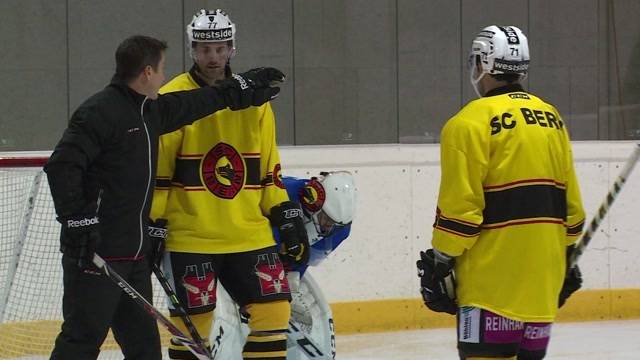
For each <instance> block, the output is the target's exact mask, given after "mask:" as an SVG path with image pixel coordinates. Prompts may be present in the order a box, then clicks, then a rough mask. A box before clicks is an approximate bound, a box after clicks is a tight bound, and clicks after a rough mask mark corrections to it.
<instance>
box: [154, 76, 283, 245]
mask: <svg viewBox="0 0 640 360" xmlns="http://www.w3.org/2000/svg"><path fill="white" fill-rule="evenodd" d="M199 84H203V83H202V81H201V80H200V79H198V78H197V76H196V75H195V74H194V72H193V71H191V72H188V73H183V74H181V75H178V76H177V77H175V78H174V79H172V80H171V81H170V82H168V83H167V84H166V85H164V86H163V87H162V88H161V89H160V92H161V93H167V92H173V91H180V90H190V89H195V88H198V87H200V85H199ZM288 199H289V198H288V195H287V192H286V190H285V188H284V185H283V184H282V181H281V173H280V155H279V153H278V149H277V147H276V136H275V119H274V115H273V111H272V110H271V105H270V104H269V103H266V104H264V105H262V106H259V107H256V106H253V107H249V108H247V109H245V110H240V111H231V110H229V109H225V110H221V111H218V112H216V113H214V114H212V115H209V116H207V117H204V118H202V119H200V120H198V121H196V122H194V123H193V124H192V125H188V126H185V127H183V128H181V129H179V130H177V131H174V132H172V133H169V134H166V135H163V136H161V137H160V145H159V152H158V171H157V178H156V187H155V191H154V195H153V204H152V208H151V218H152V219H157V218H166V219H167V220H168V230H169V231H168V238H167V242H166V249H167V250H168V251H175V252H190V253H205V254H224V253H234V252H245V251H251V250H257V249H262V248H265V247H268V246H273V245H275V240H274V239H273V234H272V231H271V226H270V224H269V220H268V219H267V217H266V216H267V215H269V212H270V210H271V208H272V207H273V206H275V205H278V204H280V203H281V202H283V201H286V200H288Z"/></svg>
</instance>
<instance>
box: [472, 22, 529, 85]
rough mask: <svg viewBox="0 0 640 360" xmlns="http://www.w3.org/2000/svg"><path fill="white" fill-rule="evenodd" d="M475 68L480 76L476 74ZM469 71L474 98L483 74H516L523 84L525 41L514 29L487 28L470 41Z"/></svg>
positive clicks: (527, 52) (526, 48) (518, 31)
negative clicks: (480, 70) (479, 69)
mask: <svg viewBox="0 0 640 360" xmlns="http://www.w3.org/2000/svg"><path fill="white" fill-rule="evenodd" d="M477 64H480V67H481V69H482V72H478V69H477ZM469 70H470V75H471V84H472V85H473V87H474V90H475V91H476V93H477V94H478V96H481V94H480V93H479V90H478V82H480V79H482V77H483V76H484V75H485V74H491V75H497V74H516V75H520V80H524V79H525V78H526V76H527V72H528V70H529V43H528V42H527V37H526V36H525V35H524V34H523V33H522V31H521V30H520V29H518V28H517V27H515V26H497V25H491V26H487V27H486V28H484V29H482V31H480V32H479V33H478V35H476V37H475V39H473V43H472V44H471V53H470V54H469Z"/></svg>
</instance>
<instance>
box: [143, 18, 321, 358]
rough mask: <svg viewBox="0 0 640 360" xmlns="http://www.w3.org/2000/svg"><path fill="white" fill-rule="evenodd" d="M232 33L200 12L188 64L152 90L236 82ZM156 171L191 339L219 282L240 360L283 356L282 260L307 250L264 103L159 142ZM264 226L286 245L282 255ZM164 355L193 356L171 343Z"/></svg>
mask: <svg viewBox="0 0 640 360" xmlns="http://www.w3.org/2000/svg"><path fill="white" fill-rule="evenodd" d="M235 34H236V28H235V24H233V23H232V22H231V20H230V19H229V16H228V15H227V14H226V13H225V12H223V11H222V10H219V9H218V10H215V11H207V10H200V11H199V12H198V13H197V14H196V15H195V16H194V17H193V20H192V22H191V23H190V24H189V25H188V26H187V35H188V40H189V42H190V45H191V56H192V58H193V60H194V64H193V67H192V68H191V70H189V71H188V72H186V73H183V74H180V75H178V76H176V77H175V78H174V79H173V80H171V81H169V82H168V83H167V84H166V85H165V86H164V87H162V88H161V89H160V92H161V93H162V92H164V93H166V92H174V91H181V90H188V89H194V88H198V87H202V86H207V85H212V84H215V83H216V81H218V80H222V79H225V78H228V77H232V76H234V74H233V73H232V72H231V68H230V65H229V60H230V59H231V58H232V57H233V56H234V54H235ZM282 77H284V75H282ZM157 174H158V176H157V179H156V188H155V193H154V198H153V206H152V211H151V217H152V219H153V220H155V225H156V226H159V225H162V224H163V223H164V222H165V220H166V221H167V224H168V228H167V230H168V231H167V234H168V235H167V239H166V251H165V253H164V255H163V257H162V266H163V268H164V272H165V273H166V274H167V277H168V278H169V280H170V283H172V285H173V288H174V289H175V291H176V294H177V298H178V299H179V301H180V303H181V304H182V305H183V306H184V307H185V308H186V311H187V313H188V314H189V315H190V318H191V320H192V322H193V324H194V325H195V328H196V329H197V330H198V333H199V335H200V336H201V337H202V338H203V339H206V340H207V342H208V338H209V334H210V328H211V325H212V322H213V311H214V308H215V304H216V287H217V284H218V281H219V282H220V283H221V284H223V285H224V287H225V289H226V290H227V291H228V292H229V294H230V295H231V297H232V298H233V299H234V300H235V301H236V302H237V303H238V304H239V305H240V306H241V307H242V309H243V311H244V312H245V316H246V317H247V318H248V323H249V327H250V328H251V333H250V334H249V336H248V339H247V341H246V343H245V345H244V349H243V353H242V356H243V357H244V358H247V359H251V358H254V359H255V358H260V359H285V357H286V329H287V327H288V320H289V316H290V305H289V301H290V292H289V285H288V283H287V278H286V276H285V270H284V267H283V263H282V262H281V260H280V256H282V258H283V259H285V260H286V261H290V262H291V263H305V262H306V261H307V259H308V251H309V249H308V240H307V237H306V231H305V229H304V225H303V223H302V217H301V214H302V211H301V210H300V209H299V207H297V206H296V205H294V203H291V202H289V201H288V200H289V198H288V195H287V192H286V190H285V187H284V185H283V183H282V181H281V173H280V157H279V153H278V149H277V147H276V137H275V119H274V114H273V111H272V109H271V105H270V103H268V102H267V103H265V104H264V105H261V106H253V107H249V108H247V109H245V110H241V111H230V110H222V111H220V112H218V113H217V114H216V115H215V116H207V117H205V118H202V119H200V120H198V121H196V122H195V123H194V124H193V125H191V126H186V127H184V128H182V129H180V130H178V131H175V132H173V133H170V134H167V135H165V136H162V137H161V138H160V145H159V159H158V172H157ZM272 225H273V226H275V227H278V228H279V229H280V230H281V231H280V235H281V236H284V239H285V241H284V243H285V246H284V247H283V248H282V249H280V250H281V251H280V253H279V251H278V250H277V249H276V246H275V240H274V237H273V233H272V230H271V226H272ZM170 313H171V316H172V317H173V320H174V323H176V325H178V326H179V327H181V328H182V329H184V328H185V326H184V324H182V322H181V321H180V318H179V317H178V315H179V314H178V312H177V311H176V309H172V308H171V307H170ZM185 333H188V332H186V330H185ZM207 345H209V346H215V344H213V345H212V344H207ZM169 356H170V358H171V359H192V358H193V359H195V357H193V355H192V354H191V353H189V351H188V350H187V348H185V347H183V346H180V345H179V344H178V343H177V342H176V341H172V342H171V344H170V347H169ZM238 356H240V354H238Z"/></svg>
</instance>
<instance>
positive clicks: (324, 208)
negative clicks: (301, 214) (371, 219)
mask: <svg viewBox="0 0 640 360" xmlns="http://www.w3.org/2000/svg"><path fill="white" fill-rule="evenodd" d="M301 191H302V193H301V197H300V198H301V203H302V207H303V209H304V210H305V211H306V212H307V214H309V215H310V217H311V219H312V220H313V223H314V225H315V228H316V230H317V232H318V234H319V235H321V236H329V235H331V233H332V232H333V231H335V230H336V229H337V228H339V227H341V226H345V225H348V224H350V223H351V222H352V221H353V216H354V213H355V208H356V194H357V191H356V187H355V184H354V181H353V175H351V173H350V172H348V171H335V172H323V173H320V176H319V177H313V178H311V180H309V182H308V183H307V185H305V186H304V187H303V188H302V190H301Z"/></svg>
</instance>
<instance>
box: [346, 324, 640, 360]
mask: <svg viewBox="0 0 640 360" xmlns="http://www.w3.org/2000/svg"><path fill="white" fill-rule="evenodd" d="M455 338H456V333H455V329H453V328H448V329H433V330H417V331H400V332H384V333H375V334H358V335H342V336H340V335H339V336H337V338H336V343H337V349H338V352H337V356H336V359H337V360H365V359H366V360H382V359H384V360H409V359H411V360H413V359H425V360H426V359H428V360H432V359H433V360H437V359H457V358H458V355H457V351H456V341H455ZM545 359H553V360H569V359H571V360H573V359H580V360H608V359H611V360H613V359H615V360H620V359H623V360H631V359H634V360H640V320H624V321H598V322H575V323H558V324H555V325H554V326H553V328H552V330H551V342H550V345H549V351H548V352H547V357H546V358H545Z"/></svg>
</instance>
